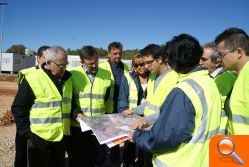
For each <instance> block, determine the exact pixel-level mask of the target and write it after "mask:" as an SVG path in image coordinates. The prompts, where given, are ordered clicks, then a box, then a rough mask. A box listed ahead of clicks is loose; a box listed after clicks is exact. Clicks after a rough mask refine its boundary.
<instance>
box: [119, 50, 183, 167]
mask: <svg viewBox="0 0 249 167" xmlns="http://www.w3.org/2000/svg"><path fill="white" fill-rule="evenodd" d="M164 51H165V50H164V48H163V47H162V48H160V49H159V50H157V51H156V52H155V53H154V54H153V55H152V58H153V61H152V64H151V71H152V74H151V75H150V78H149V82H148V87H147V97H146V101H145V103H143V104H142V105H140V106H138V107H134V108H133V109H132V110H127V111H124V112H123V113H124V114H131V113H136V114H143V115H144V117H143V118H142V119H141V120H139V121H138V122H137V123H135V124H134V128H137V127H139V128H146V127H149V126H151V125H153V124H154V122H155V121H156V120H157V118H158V116H159V113H160V112H159V110H160V107H161V105H162V104H163V101H164V100H165V99H166V97H167V96H168V94H169V92H170V91H171V90H172V89H173V87H174V86H175V84H176V83H177V82H178V79H179V75H178V74H177V73H176V72H175V71H174V70H172V69H171V68H170V67H169V65H168V63H167V58H166V57H165V54H164ZM145 154H146V152H145ZM148 154H150V156H149V155H145V156H146V157H147V158H148V159H150V162H151V159H152V154H151V153H148ZM146 165H147V164H146ZM148 166H149V165H148ZM150 166H152V164H151V165H150Z"/></svg>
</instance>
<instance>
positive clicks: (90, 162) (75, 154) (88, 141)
mask: <svg viewBox="0 0 249 167" xmlns="http://www.w3.org/2000/svg"><path fill="white" fill-rule="evenodd" d="M67 145H69V146H68V147H67V148H69V149H67V150H68V155H69V162H70V167H94V166H101V164H102V163H103V162H104V161H105V155H106V153H105V152H103V151H105V149H103V148H102V146H100V144H99V142H98V141H97V139H96V137H95V136H94V135H93V134H92V131H87V132H81V129H80V128H78V127H71V136H70V140H69V143H67Z"/></svg>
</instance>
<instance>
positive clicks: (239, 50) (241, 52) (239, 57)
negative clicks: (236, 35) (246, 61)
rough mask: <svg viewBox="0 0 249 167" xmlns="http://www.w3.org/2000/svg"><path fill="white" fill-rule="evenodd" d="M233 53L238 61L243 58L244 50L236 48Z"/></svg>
mask: <svg viewBox="0 0 249 167" xmlns="http://www.w3.org/2000/svg"><path fill="white" fill-rule="evenodd" d="M235 51H237V55H238V56H237V58H238V59H241V58H242V57H244V56H245V51H244V49H242V48H237V49H236V50H235Z"/></svg>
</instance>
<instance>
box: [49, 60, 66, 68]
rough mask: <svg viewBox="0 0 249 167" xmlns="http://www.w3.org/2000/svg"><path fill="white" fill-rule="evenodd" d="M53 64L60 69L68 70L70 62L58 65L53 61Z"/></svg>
mask: <svg viewBox="0 0 249 167" xmlns="http://www.w3.org/2000/svg"><path fill="white" fill-rule="evenodd" d="M50 61H51V62H53V63H54V64H55V65H57V66H58V67H59V68H66V67H67V65H68V62H67V63H65V64H57V63H56V62H54V61H53V60H50Z"/></svg>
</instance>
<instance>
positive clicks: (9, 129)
mask: <svg viewBox="0 0 249 167" xmlns="http://www.w3.org/2000/svg"><path fill="white" fill-rule="evenodd" d="M10 77H12V76H8V77H6V76H4V77H3V75H0V118H6V117H4V116H5V114H6V112H7V111H10V106H11V104H12V102H13V99H14V96H15V94H16V91H17V85H16V82H13V81H14V80H15V79H13V81H12V79H11V78H10ZM12 78H13V77H12ZM9 81H12V82H9ZM0 120H1V119H0ZM2 121H3V120H1V122H2ZM7 122H8V121H7ZM15 133H16V127H15V125H13V124H12V125H9V126H4V127H3V126H0V167H11V166H13V164H14V157H15Z"/></svg>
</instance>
